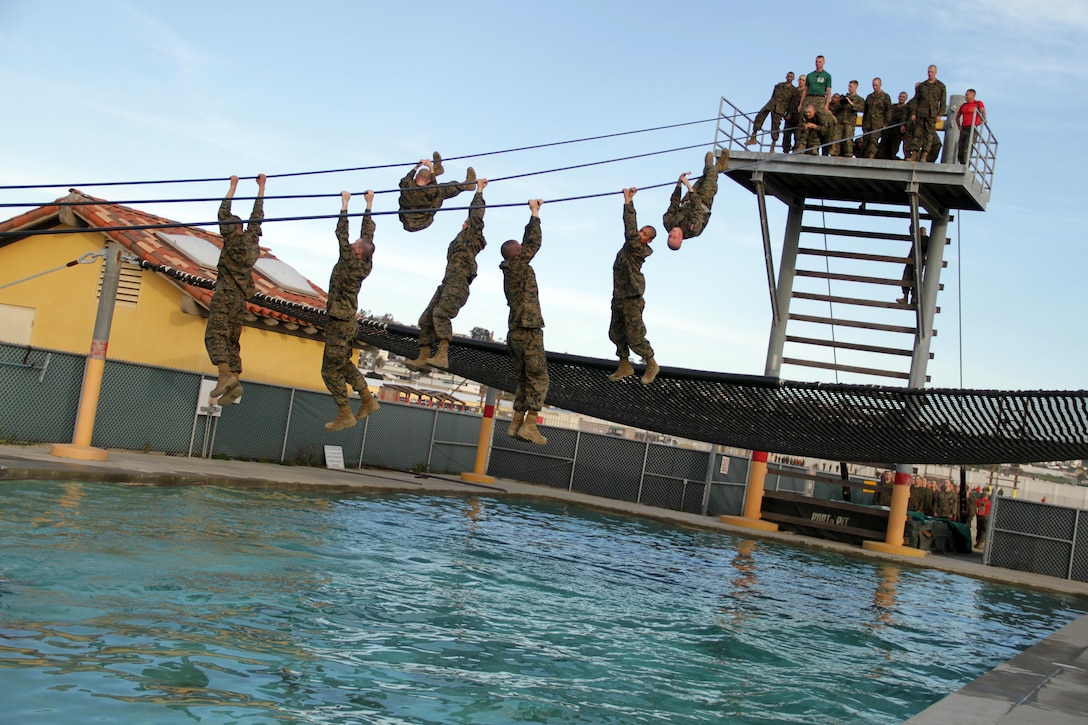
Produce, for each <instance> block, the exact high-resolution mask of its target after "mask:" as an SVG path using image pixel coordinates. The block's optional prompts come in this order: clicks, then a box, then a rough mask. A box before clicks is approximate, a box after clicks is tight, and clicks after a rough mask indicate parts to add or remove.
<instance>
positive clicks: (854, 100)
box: [832, 93, 865, 157]
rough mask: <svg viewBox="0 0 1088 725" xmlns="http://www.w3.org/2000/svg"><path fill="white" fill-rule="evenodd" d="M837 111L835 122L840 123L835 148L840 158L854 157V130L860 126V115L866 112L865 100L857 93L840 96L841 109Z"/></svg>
mask: <svg viewBox="0 0 1088 725" xmlns="http://www.w3.org/2000/svg"><path fill="white" fill-rule="evenodd" d="M832 110H834V111H835V120H836V121H838V123H839V129H838V132H839V136H838V137H839V138H841V139H842V141H840V142H839V143H837V144H835V146H834V147H833V148H834V149H835V150H837V151H838V152H839V153H838V155H839V156H847V157H849V156H853V155H854V129H855V128H856V127H857V125H858V113H859V112H860V111H864V110H865V100H864V99H863V98H862V97H861V96H859V95H858V94H857V93H844V94H842V95H841V96H839V107H838V108H836V109H832Z"/></svg>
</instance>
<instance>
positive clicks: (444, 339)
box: [420, 277, 469, 369]
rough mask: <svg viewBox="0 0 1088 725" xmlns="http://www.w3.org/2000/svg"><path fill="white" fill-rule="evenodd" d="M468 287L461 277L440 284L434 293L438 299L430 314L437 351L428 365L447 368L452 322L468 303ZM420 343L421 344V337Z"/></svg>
mask: <svg viewBox="0 0 1088 725" xmlns="http://www.w3.org/2000/svg"><path fill="white" fill-rule="evenodd" d="M468 286H469V283H468V280H467V279H464V278H463V277H458V278H455V279H447V280H444V281H443V282H442V286H441V287H440V288H439V291H438V292H437V293H436V295H437V297H438V299H437V301H435V304H434V308H433V310H432V312H431V326H432V329H433V336H434V337H435V338H437V339H438V345H439V351H438V352H436V353H435V354H434V355H432V356H431V357H430V358H429V359H428V360H427V364H428V365H433V366H435V367H441V368H443V369H445V368H447V367H449V361H448V360H447V359H446V353H447V351H448V349H449V344H450V340H452V339H453V322H452V320H453V318H455V317H457V313H458V312H460V311H461V308H462V307H464V306H465V303H466V302H468V292H469V289H468ZM420 341H421V342H422V336H421V337H420ZM443 343H445V345H443ZM439 363H442V364H439Z"/></svg>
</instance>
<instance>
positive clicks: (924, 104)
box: [910, 65, 948, 161]
mask: <svg viewBox="0 0 1088 725" xmlns="http://www.w3.org/2000/svg"><path fill="white" fill-rule="evenodd" d="M914 98H915V99H917V101H918V103H917V105H916V106H915V108H914V115H913V118H912V119H911V120H913V121H914V142H913V144H912V149H913V150H914V153H913V154H911V157H910V161H926V160H927V159H928V158H929V150H930V147H931V146H932V145H933V137H934V136H935V135H936V132H937V119H938V118H940V117H941V116H943V115H944V112H945V103H946V102H947V99H948V91H947V90H946V89H945V87H944V83H942V82H940V81H939V80H937V66H935V65H931V66H929V70H928V77H927V78H926V79H925V80H924V81H922V82H921V83H919V84H918V86H917V88H915V91H914Z"/></svg>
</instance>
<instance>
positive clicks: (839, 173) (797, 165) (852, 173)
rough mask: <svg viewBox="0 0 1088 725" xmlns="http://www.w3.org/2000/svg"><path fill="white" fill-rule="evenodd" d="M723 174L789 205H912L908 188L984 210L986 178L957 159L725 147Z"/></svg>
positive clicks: (939, 201) (951, 205) (946, 203)
mask: <svg viewBox="0 0 1088 725" xmlns="http://www.w3.org/2000/svg"><path fill="white" fill-rule="evenodd" d="M725 174H726V175H727V176H728V177H729V178H730V179H732V180H733V181H735V182H737V183H738V184H740V185H741V186H743V187H744V188H746V189H748V190H749V191H751V192H752V193H753V194H755V193H757V189H756V184H755V183H754V182H755V179H756V178H761V179H762V181H763V183H764V186H765V188H766V191H767V193H768V194H770V195H773V196H775V197H776V198H778V199H779V200H780V201H782V202H784V203H786V204H791V203H793V202H795V201H797V200H798V199H827V200H833V201H844V202H855V203H867V204H889V205H895V206H909V205H910V190H911V189H912V188H913V189H917V192H918V194H919V195H920V196H921V197H922V198H923V199H928V200H931V201H932V203H934V204H936V205H938V206H940V207H943V208H945V209H966V210H969V211H985V210H986V204H987V203H988V202H989V200H990V186H989V183H988V179H987V177H985V176H983V175H982V174H980V173H977V169H973V168H972V166H970V165H969V166H964V165H963V164H959V163H941V162H934V163H925V162H918V163H911V162H907V161H889V160H885V159H856V158H840V157H837V156H815V155H811V154H803V153H791V154H783V153H770V152H769V151H748V150H742V149H733V148H730V150H729V168H728V169H727V170H726V171H725Z"/></svg>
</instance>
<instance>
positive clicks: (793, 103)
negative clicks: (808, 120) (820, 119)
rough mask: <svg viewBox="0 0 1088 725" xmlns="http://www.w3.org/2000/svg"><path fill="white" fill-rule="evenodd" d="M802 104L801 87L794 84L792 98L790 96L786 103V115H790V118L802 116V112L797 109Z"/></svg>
mask: <svg viewBox="0 0 1088 725" xmlns="http://www.w3.org/2000/svg"><path fill="white" fill-rule="evenodd" d="M800 105H801V88H800V87H799V86H794V88H793V90H792V91H790V98H789V101H788V102H787V104H786V116H787V117H789V118H799V117H800V116H799V114H800V113H801V112H800V111H799V110H797V107H798V106H800Z"/></svg>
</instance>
